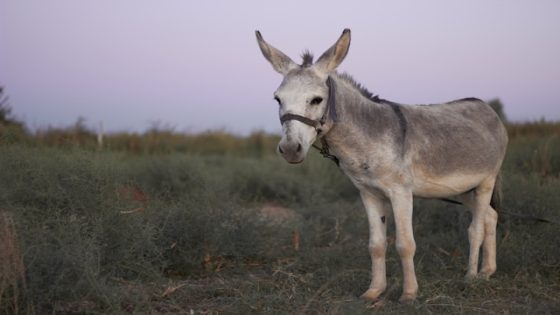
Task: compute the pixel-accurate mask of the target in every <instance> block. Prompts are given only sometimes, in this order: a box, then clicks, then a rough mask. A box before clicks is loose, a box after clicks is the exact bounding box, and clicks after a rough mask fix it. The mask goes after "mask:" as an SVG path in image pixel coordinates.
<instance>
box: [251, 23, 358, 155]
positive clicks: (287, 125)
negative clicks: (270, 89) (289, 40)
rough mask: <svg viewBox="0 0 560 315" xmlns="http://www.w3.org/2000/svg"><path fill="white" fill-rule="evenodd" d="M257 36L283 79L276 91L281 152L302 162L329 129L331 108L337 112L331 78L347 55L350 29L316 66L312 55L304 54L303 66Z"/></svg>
mask: <svg viewBox="0 0 560 315" xmlns="http://www.w3.org/2000/svg"><path fill="white" fill-rule="evenodd" d="M256 34H257V41H258V43H259V46H260V48H261V51H262V53H263V55H264V57H265V58H266V59H267V60H268V61H269V62H270V63H271V64H272V67H273V68H274V70H276V71H277V72H279V73H280V74H282V75H283V76H284V79H283V80H282V83H281V84H280V86H279V87H278V89H277V90H276V92H274V99H275V100H276V101H277V102H278V105H279V106H280V110H279V114H280V121H281V123H282V131H283V135H282V139H281V140H280V143H279V144H278V153H280V155H282V157H284V159H286V161H288V162H290V163H300V162H302V161H303V160H304V159H305V156H306V155H307V151H308V150H309V147H310V146H311V145H312V144H313V142H315V139H316V138H317V136H318V135H324V134H325V133H326V132H327V131H328V129H329V128H330V127H329V126H330V125H331V124H330V122H329V117H328V115H329V110H331V109H330V107H332V110H334V91H332V89H334V87H333V86H332V83H330V82H331V81H330V80H329V75H330V74H331V73H333V72H334V71H335V69H336V68H337V67H338V65H340V63H341V62H342V60H344V57H346V54H347V53H348V48H349V47H350V30H349V29H345V30H344V32H342V35H341V36H340V38H339V39H338V41H337V42H336V43H335V44H334V45H333V46H332V47H331V48H329V49H328V50H327V51H325V53H323V55H321V57H320V58H319V59H318V60H317V62H315V63H313V60H312V59H313V57H312V56H311V55H310V54H307V53H306V54H304V56H303V63H302V64H301V65H298V64H296V63H295V62H293V61H292V59H290V57H288V56H286V55H285V54H284V53H282V52H281V51H280V50H278V49H276V48H274V47H272V46H271V45H269V44H268V43H267V42H265V41H264V39H263V37H262V36H261V33H260V32H259V31H257V32H256ZM329 91H330V92H331V93H330V95H331V99H330V101H331V103H329Z"/></svg>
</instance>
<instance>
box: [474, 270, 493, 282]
mask: <svg viewBox="0 0 560 315" xmlns="http://www.w3.org/2000/svg"><path fill="white" fill-rule="evenodd" d="M491 275H492V274H491V273H486V272H479V273H478V275H476V277H477V278H478V279H480V280H485V281H487V280H490V276H491Z"/></svg>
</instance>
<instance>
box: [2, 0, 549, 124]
mask: <svg viewBox="0 0 560 315" xmlns="http://www.w3.org/2000/svg"><path fill="white" fill-rule="evenodd" d="M344 28H350V29H351V30H352V43H351V46H350V52H349V54H348V55H347V57H346V60H345V61H344V62H343V63H342V65H341V66H340V67H339V72H347V73H349V74H351V75H353V76H354V78H355V79H356V80H357V81H358V82H360V83H361V84H362V85H364V86H366V87H367V88H368V89H369V90H370V91H372V92H374V93H375V94H379V95H380V96H381V97H382V98H385V99H389V100H392V101H395V102H399V103H405V104H432V103H440V102H446V101H450V100H454V99H458V98H463V97H478V98H482V99H485V100H490V99H493V98H500V100H501V101H502V103H503V104H504V106H505V111H506V114H507V116H508V118H509V119H510V120H514V121H527V120H536V119H540V118H545V119H547V120H560V1H549V0H540V1H528V0H527V1H518V0H509V1H501V0H495V1H485V0H473V1H443V0H439V1H436V0H426V1H401V0H396V1H292V0H283V1H225V0H224V1H220V0H208V1H194V0H192V1H186V0H165V1H161V0H160V1H156V0H152V1H145V0H118V1H115V0H95V1H93V0H91V1H87V0H80V1H77V0H49V1H45V0H0V85H2V86H4V87H5V92H6V93H7V94H8V95H9V97H10V104H11V106H12V108H13V113H14V114H15V115H16V116H17V117H18V118H19V119H20V120H23V121H24V122H25V123H26V124H27V125H28V126H29V127H30V128H32V129H37V128H47V127H49V126H51V127H62V126H69V125H71V124H73V123H74V122H75V121H76V120H77V118H78V117H83V118H85V119H86V124H87V125H89V126H92V128H97V126H98V125H99V124H100V123H102V124H103V126H104V129H105V130H106V131H138V132H141V131H143V130H146V129H147V128H149V127H150V126H153V125H154V124H159V125H165V126H168V127H173V128H174V129H175V130H177V131H186V132H201V131H205V130H209V129H225V130H227V131H230V132H234V133H238V134H247V133H250V132H253V131H257V130H264V131H268V132H280V130H281V128H280V123H279V121H278V109H277V105H276V102H275V101H274V100H273V97H272V93H273V92H274V90H275V89H276V88H277V87H278V85H279V84H280V82H281V80H282V77H281V75H280V74H278V73H276V72H274V70H273V69H272V67H271V66H270V64H268V62H267V61H266V60H265V59H264V58H263V56H262V55H261V52H260V50H259V48H258V46H257V43H256V40H255V34H254V32H255V30H257V29H258V30H260V31H261V33H262V34H263V36H264V38H265V40H267V41H268V42H269V43H270V44H272V45H273V46H275V47H277V48H279V49H280V50H282V51H283V52H284V53H286V54H287V55H289V56H290V57H291V58H292V59H293V60H294V61H296V62H298V63H299V62H300V59H299V56H300V55H301V53H302V51H303V50H305V49H309V50H311V51H312V52H314V53H315V55H317V56H319V55H321V54H322V53H323V51H325V50H326V49H327V48H328V47H330V46H331V45H332V44H333V43H334V42H335V41H336V39H337V38H338V37H339V36H340V34H341V32H342V30H343V29H344Z"/></svg>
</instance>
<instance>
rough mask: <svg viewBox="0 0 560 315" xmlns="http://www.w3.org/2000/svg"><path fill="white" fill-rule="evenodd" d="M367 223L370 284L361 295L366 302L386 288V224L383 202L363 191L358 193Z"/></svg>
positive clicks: (376, 296) (373, 298) (375, 298)
mask: <svg viewBox="0 0 560 315" xmlns="http://www.w3.org/2000/svg"><path fill="white" fill-rule="evenodd" d="M360 194H361V196H362V202H363V203H364V206H365V208H366V213H367V217H368V222H369V252H370V255H371V284H370V285H369V289H368V290H367V291H366V292H365V293H364V294H362V297H363V298H365V299H368V300H377V299H378V298H379V296H380V295H381V293H383V291H385V288H386V287H387V275H386V269H385V250H386V249H387V224H386V223H385V221H386V211H385V207H384V202H383V199H382V198H381V197H378V196H376V195H374V194H371V193H369V192H367V191H365V190H362V191H361V192H360Z"/></svg>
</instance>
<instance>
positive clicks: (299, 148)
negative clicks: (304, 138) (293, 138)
mask: <svg viewBox="0 0 560 315" xmlns="http://www.w3.org/2000/svg"><path fill="white" fill-rule="evenodd" d="M296 152H301V144H299V143H298V144H297V149H296Z"/></svg>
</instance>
